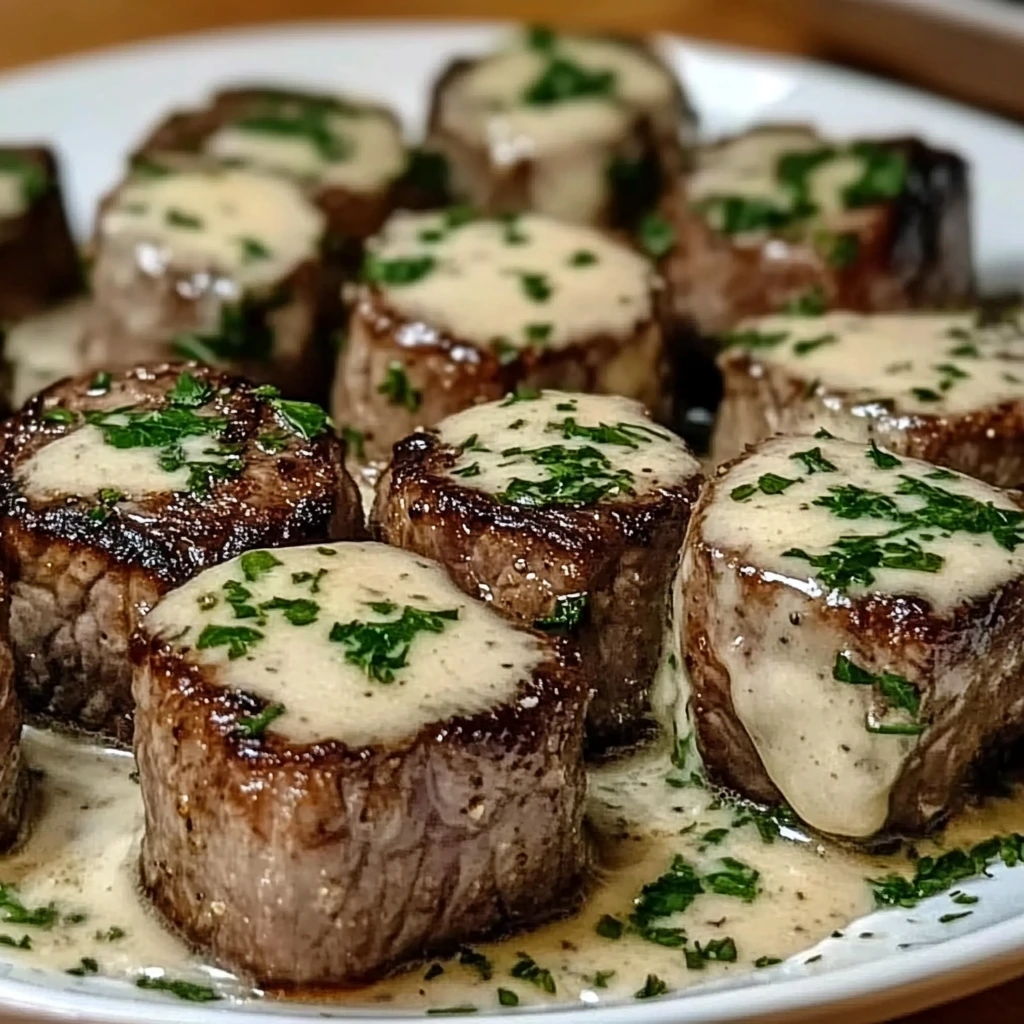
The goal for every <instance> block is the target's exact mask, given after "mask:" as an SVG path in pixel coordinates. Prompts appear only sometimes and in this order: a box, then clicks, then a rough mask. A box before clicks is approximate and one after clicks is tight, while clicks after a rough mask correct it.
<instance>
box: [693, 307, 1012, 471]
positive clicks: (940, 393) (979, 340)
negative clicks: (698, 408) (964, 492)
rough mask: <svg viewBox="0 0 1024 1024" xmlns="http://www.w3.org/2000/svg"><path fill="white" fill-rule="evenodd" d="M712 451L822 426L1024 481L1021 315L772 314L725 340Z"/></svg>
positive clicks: (725, 452)
mask: <svg viewBox="0 0 1024 1024" xmlns="http://www.w3.org/2000/svg"><path fill="white" fill-rule="evenodd" d="M724 340H725V343H726V348H725V349H724V351H723V352H722V354H721V355H720V356H719V366H720V368H721V370H722V375H723V377H724V382H725V397H724V400H723V402H722V405H721V406H720V408H719V413H718V422H717V425H716V427H715V434H714V444H713V454H714V456H715V457H716V459H717V460H718V461H722V460H724V459H726V458H731V457H733V456H734V455H737V454H738V453H739V452H741V451H742V450H743V448H744V446H745V445H747V444H750V443H752V442H754V441H758V440H760V439H761V438H763V437H767V436H769V435H771V434H774V433H788V434H792V433H808V434H809V433H811V432H813V430H814V429H815V427H816V426H817V425H819V424H822V425H824V426H825V427H826V428H827V429H828V430H830V431H831V432H832V433H834V434H838V435H839V436H841V437H845V438H848V439H849V440H851V441H865V442H866V441H869V440H874V441H877V442H878V443H879V444H882V445H885V447H886V448H889V449H890V450H891V451H894V452H898V453H900V454H905V455H910V456H912V457H914V458H918V459H925V460H926V461H928V462H935V463H937V464H939V465H940V466H948V467H950V468H951V469H958V470H960V471H961V472H962V473H969V474H970V475H971V476H976V477H980V478H981V479H983V480H986V481H988V482H989V483H992V484H996V485H998V486H1000V487H1019V486H1021V485H1022V484H1024V327H1022V323H1021V320H1020V318H1019V315H1018V313H1016V312H1011V313H1010V314H1008V315H1006V316H1003V317H1001V318H1000V319H998V320H995V321H989V320H986V319H985V318H984V317H983V316H982V315H981V314H977V313H953V314H944V313H902V314H890V315H876V316H862V315H858V314H855V313H829V314H827V315H825V316H820V317H767V318H764V319H761V320H754V321H749V322H746V323H743V324H741V325H740V327H739V329H738V330H736V331H735V332H734V333H732V334H730V335H727V336H726V337H725V339H724Z"/></svg>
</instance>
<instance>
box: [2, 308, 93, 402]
mask: <svg viewBox="0 0 1024 1024" xmlns="http://www.w3.org/2000/svg"><path fill="white" fill-rule="evenodd" d="M91 310H92V304H91V302H90V300H89V299H87V298H79V299H72V300H70V301H69V302H64V303H61V304H60V305H59V306H55V307H54V308H53V309H51V310H48V311H47V312H45V313H39V314H38V315H36V316H30V317H28V318H27V319H25V320H21V321H19V322H18V323H17V324H15V325H14V326H13V327H11V328H9V329H8V330H7V331H6V333H5V335H4V339H3V341H4V345H3V361H4V378H5V380H6V382H7V385H8V387H7V398H8V401H9V404H10V406H11V408H12V409H20V408H21V407H22V406H23V405H24V404H25V402H26V401H27V400H28V399H29V398H31V397H32V395H34V394H35V393H36V392H37V391H41V390H42V389H43V388H45V387H49V386H50V385H51V384H53V383H54V382H56V381H58V380H60V379H61V378H62V377H69V376H73V375H74V374H77V373H79V372H80V370H81V359H82V339H83V338H84V336H85V330H86V326H87V324H88V321H89V317H90V315H91Z"/></svg>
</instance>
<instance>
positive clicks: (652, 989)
mask: <svg viewBox="0 0 1024 1024" xmlns="http://www.w3.org/2000/svg"><path fill="white" fill-rule="evenodd" d="M666 992H668V985H666V984H665V982H663V981H662V980H661V978H659V977H658V976H657V975H656V974H648V975H647V980H646V981H645V982H644V987H643V988H641V989H638V990H637V991H636V992H634V993H633V995H634V996H635V997H636V998H637V999H653V998H654V997H655V996H663V995H665V993H666Z"/></svg>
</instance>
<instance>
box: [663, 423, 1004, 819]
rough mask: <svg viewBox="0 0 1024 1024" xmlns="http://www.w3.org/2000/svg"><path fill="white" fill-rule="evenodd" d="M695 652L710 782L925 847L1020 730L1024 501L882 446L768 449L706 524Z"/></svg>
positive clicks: (691, 608)
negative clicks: (978, 771) (928, 835)
mask: <svg viewBox="0 0 1024 1024" xmlns="http://www.w3.org/2000/svg"><path fill="white" fill-rule="evenodd" d="M682 593H683V595H684V604H683V626H682V640H683V650H684V652H685V660H686V667H687V671H688V673H689V676H690V680H691V684H692V687H693V692H692V695H691V710H692V713H693V716H694V719H695V724H696V736H697V742H698V747H699V749H700V752H701V753H702V755H703V757H704V762H705V765H706V767H707V770H708V773H709V774H710V775H711V777H712V778H713V779H715V780H716V781H718V782H721V783H724V784H725V785H727V786H731V787H733V788H734V789H736V790H738V791H739V792H741V793H742V794H743V795H744V796H747V797H749V798H751V799H753V800H757V801H764V802H775V801H778V800H780V799H785V800H786V801H788V803H789V804H790V805H792V807H793V809H794V810H795V811H796V813H797V814H799V815H800V817H802V818H803V819H804V820H805V821H806V822H807V823H808V824H810V825H812V826H813V827H815V828H817V829H820V830H821V831H823V832H831V833H835V834H838V835H841V836H848V837H850V838H855V839H867V838H869V837H871V836H875V835H877V834H879V833H884V832H890V831H895V832H917V831H921V830H924V829H927V828H928V827H929V826H931V825H933V824H935V823H936V822H937V821H939V820H941V819H942V818H943V817H945V816H946V815H947V814H949V813H950V812H951V811H953V810H955V809H956V808H957V806H958V805H959V804H960V803H961V801H962V799H963V797H964V792H963V789H964V782H965V779H966V778H967V776H968V773H969V769H970V767H971V765H972V763H973V762H974V761H975V760H976V759H977V758H978V757H979V755H980V754H982V753H983V752H986V751H990V750H991V748H992V747H993V746H994V745H995V744H996V743H997V742H998V741H1001V740H1003V739H1010V738H1013V737H1014V736H1015V735H1017V734H1019V733H1020V732H1021V731H1022V728H1024V648H1022V647H1021V644H1020V636H1021V630H1022V629H1024V510H1022V503H1021V500H1020V498H1019V497H1018V496H1017V495H1015V494H1013V493H1011V492H1006V491H1001V490H998V489H997V488H994V487H991V486H989V485H988V484H985V483H982V482H980V481H978V480H974V479H971V478H970V477H967V476H961V475H960V474H957V473H952V472H950V471H949V470H945V469H938V468H937V467H935V466H934V465H931V464H930V463H927V462H919V461H917V460H916V459H909V458H906V457H903V456H896V455H894V454H892V453H891V452H888V451H885V450H884V449H881V448H878V447H876V446H875V445H874V444H872V445H870V446H869V445H866V444H863V443H853V442H850V441H841V440H835V439H832V438H830V437H828V436H826V435H825V434H824V433H820V434H818V435H815V436H814V437H807V436H805V437H783V438H773V439H771V440H768V441H764V442H762V443H761V444H760V445H758V446H757V447H755V448H752V449H751V450H750V451H749V452H748V453H747V454H746V455H744V456H743V457H741V458H739V459H737V460H736V461H735V462H733V463H731V464H729V465H727V466H725V467H724V468H723V469H722V470H720V473H719V475H718V476H717V477H716V478H715V479H714V480H713V481H712V482H711V483H710V484H709V485H708V486H707V487H706V489H705V491H704V493H703V494H702V495H701V498H700V500H699V501H698V503H697V507H696V509H695V510H694V513H693V518H692V521H691V525H690V530H689V533H688V534H687V539H686V546H685V549H684V554H683V567H682Z"/></svg>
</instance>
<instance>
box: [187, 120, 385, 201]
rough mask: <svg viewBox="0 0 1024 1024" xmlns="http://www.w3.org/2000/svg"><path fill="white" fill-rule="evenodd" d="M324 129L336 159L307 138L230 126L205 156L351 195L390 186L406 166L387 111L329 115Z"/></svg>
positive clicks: (212, 138)
mask: <svg viewBox="0 0 1024 1024" xmlns="http://www.w3.org/2000/svg"><path fill="white" fill-rule="evenodd" d="M324 127H325V128H326V129H327V130H328V131H329V132H330V135H331V137H332V138H333V139H334V140H335V141H336V143H337V152H338V153H339V154H340V155H339V156H338V158H336V159H328V158H326V157H325V156H324V155H323V152H322V151H321V150H320V149H318V148H317V146H316V145H315V144H314V143H313V141H312V140H311V139H309V138H303V137H297V136H292V135H280V134H276V135H275V134H272V133H269V132H259V131H253V130H248V129H244V128H240V127H238V126H237V125H233V124H227V125H224V126H223V127H222V128H219V129H218V130H217V131H216V132H214V133H213V134H212V135H211V136H210V137H209V138H208V139H207V140H206V147H205V152H206V153H207V154H209V155H210V156H213V157H215V158H216V159H218V160H224V161H232V162H234V161H238V162H241V163H243V164H246V165H249V166H252V167H255V168H258V169H260V170H263V171H268V172H270V173H273V174H285V175H289V176H291V177H294V178H298V179H299V180H301V181H304V182H311V183H314V184H316V185H317V186H321V187H322V186H334V187H340V188H345V189H350V190H351V191H353V192H374V191H377V190H378V189H381V188H384V187H386V186H387V185H388V184H389V183H390V182H392V181H393V180H394V179H395V178H397V177H398V176H399V175H400V174H401V173H402V170H403V169H404V167H405V148H404V146H403V145H402V136H401V132H400V130H399V127H398V125H397V124H396V123H395V122H394V121H393V120H392V119H391V118H390V117H388V116H387V115H386V114H385V113H383V112H381V111H377V110H374V109H373V108H369V107H367V108H361V109H358V110H356V111H354V112H353V113H350V114H341V113H335V114H328V115H326V116H325V117H324Z"/></svg>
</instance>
